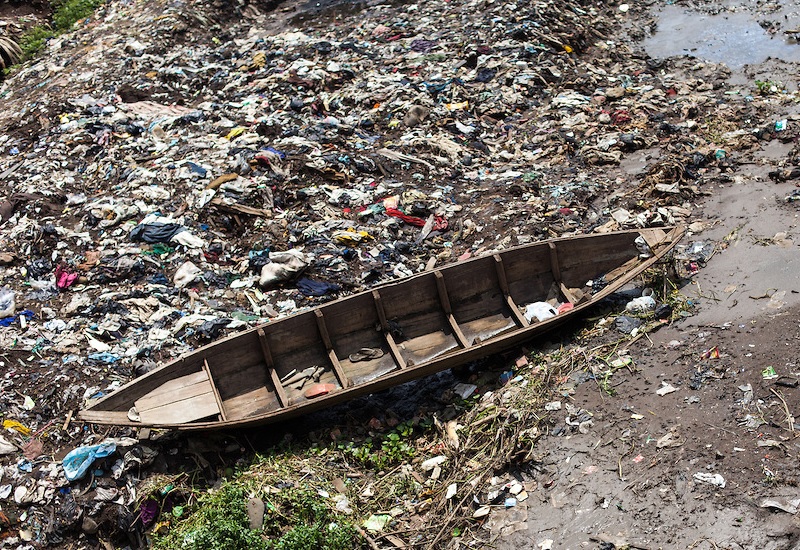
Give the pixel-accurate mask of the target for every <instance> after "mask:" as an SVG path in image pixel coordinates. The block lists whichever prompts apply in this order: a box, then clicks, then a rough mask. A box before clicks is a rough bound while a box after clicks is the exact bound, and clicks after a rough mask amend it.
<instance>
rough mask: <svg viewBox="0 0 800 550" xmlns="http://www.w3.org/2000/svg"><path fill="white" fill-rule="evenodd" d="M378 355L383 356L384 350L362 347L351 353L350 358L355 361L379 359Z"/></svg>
mask: <svg viewBox="0 0 800 550" xmlns="http://www.w3.org/2000/svg"><path fill="white" fill-rule="evenodd" d="M378 357H383V350H382V349H381V348H361V349H360V350H358V351H357V352H355V353H351V354H350V356H349V357H348V359H350V361H351V362H353V363H357V362H359V361H369V360H370V359H377V358H378Z"/></svg>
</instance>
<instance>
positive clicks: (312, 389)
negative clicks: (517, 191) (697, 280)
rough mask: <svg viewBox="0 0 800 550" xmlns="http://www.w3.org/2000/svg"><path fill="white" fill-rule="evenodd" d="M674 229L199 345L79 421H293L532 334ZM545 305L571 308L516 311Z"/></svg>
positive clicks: (391, 286) (495, 266) (403, 288)
mask: <svg viewBox="0 0 800 550" xmlns="http://www.w3.org/2000/svg"><path fill="white" fill-rule="evenodd" d="M682 236H683V230H682V228H665V229H640V230H630V231H619V232H613V233H605V234H593V235H582V236H577V237H571V238H561V239H553V240H549V241H542V242H537V243H533V244H529V245H524V246H519V247H516V248H510V249H507V250H503V251H500V252H498V253H496V254H492V255H487V256H483V257H477V258H473V259H470V260H466V261H463V262H459V263H455V264H452V265H448V266H445V267H442V268H441V269H436V270H432V271H427V272H424V273H420V274H418V275H415V276H412V277H409V278H406V279H402V280H398V281H396V282H391V283H388V284H385V285H383V286H380V287H377V288H375V289H373V290H369V291H366V292H362V293H359V294H355V295H352V296H348V297H345V298H342V299H339V300H336V301H332V302H329V303H326V304H324V305H321V306H318V307H314V308H311V309H309V310H306V311H302V312H299V313H296V314H293V315H290V316H287V317H285V318H282V319H278V320H276V321H272V322H269V323H266V324H263V325H261V326H258V327H256V328H253V329H250V330H247V331H244V332H241V333H238V334H235V335H232V336H230V337H228V338H225V339H222V340H220V341H218V342H214V343H212V344H210V345H208V346H204V347H202V348H199V349H197V350H196V351H193V352H191V353H189V354H187V355H185V356H183V357H181V358H179V359H177V360H174V361H172V362H170V363H168V364H166V365H164V366H162V367H160V368H158V369H156V370H154V371H152V372H149V373H147V374H146V375H144V376H142V377H140V378H138V379H136V380H133V381H132V382H130V383H128V384H126V385H124V386H122V387H121V388H119V389H118V390H117V391H115V392H113V393H111V394H110V395H108V396H105V397H103V398H101V399H99V400H98V401H96V402H95V403H93V404H91V405H90V406H88V407H87V408H85V409H84V410H82V411H81V412H80V417H81V418H82V419H83V420H86V421H89V422H93V423H98V424H114V425H128V426H140V427H155V428H169V429H180V430H204V429H205V430H207V429H215V428H222V427H228V428H232V427H244V426H253V425H257V424H266V423H269V422H274V421H278V420H284V419H286V418H290V417H293V416H298V415H303V414H306V413H308V412H311V411H313V410H318V409H321V408H323V407H327V406H330V405H333V404H336V403H340V402H343V401H345V400H348V399H352V398H354V397H356V396H360V395H365V394H368V393H372V392H376V391H379V390H383V389H386V388H389V387H391V386H395V385H397V384H401V383H403V382H407V381H409V380H412V379H415V378H419V377H422V376H426V375H429V374H432V373H435V372H438V371H441V370H443V369H447V368H450V367H454V366H458V365H461V364H464V363H466V362H469V361H472V360H475V359H478V358H481V357H484V356H487V355H490V354H493V353H497V352H500V351H503V350H506V349H508V348H509V347H513V346H515V345H517V344H520V343H522V342H525V341H528V340H531V339H532V338H534V337H536V336H538V335H540V334H542V333H544V332H546V331H548V330H551V329H553V328H555V327H556V326H558V325H560V324H563V323H564V322H565V321H567V320H568V319H570V318H574V317H575V316H576V315H580V314H581V313H582V312H584V311H585V310H586V309H587V308H589V307H591V306H592V305H593V304H595V303H596V302H597V301H599V300H601V299H603V298H605V297H607V296H608V295H610V294H611V293H613V292H615V291H617V290H619V289H620V288H621V287H622V286H623V285H625V284H626V283H628V282H630V281H631V280H633V279H634V278H635V277H637V276H638V275H640V274H641V273H642V272H643V271H644V270H646V269H647V268H649V267H651V266H653V265H654V264H655V263H656V262H657V261H658V260H659V259H661V258H662V257H663V256H664V255H665V254H666V253H667V252H669V250H670V249H672V247H674V246H675V244H677V242H678V240H679V239H680V238H681V237H682ZM645 243H646V244H645ZM643 248H644V249H645V253H644V254H643V253H642V249H643ZM648 252H649V253H648ZM547 300H549V301H550V304H556V303H559V304H565V303H568V304H572V308H571V309H568V308H569V306H563V307H562V308H561V309H562V310H566V311H564V312H563V313H560V314H558V315H555V316H554V317H551V318H549V319H546V320H544V321H537V320H535V319H534V320H532V321H533V322H530V321H529V320H528V318H526V315H525V314H524V313H523V311H524V310H525V309H526V307H527V306H528V305H530V304H532V303H536V302H543V301H547ZM540 305H541V304H540Z"/></svg>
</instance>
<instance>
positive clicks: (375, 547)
mask: <svg viewBox="0 0 800 550" xmlns="http://www.w3.org/2000/svg"><path fill="white" fill-rule="evenodd" d="M354 527H355V528H356V531H358V534H359V535H361V536H362V537H364V540H366V541H367V544H369V547H370V548H372V550H381V547H380V546H378V545H377V544H376V543H375V541H374V540H373V539H372V537H370V536H369V535H368V534H367V532H366V531H364V530H363V529H362V528H361V527H359V526H358V525H355V524H354Z"/></svg>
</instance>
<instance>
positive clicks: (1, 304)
mask: <svg viewBox="0 0 800 550" xmlns="http://www.w3.org/2000/svg"><path fill="white" fill-rule="evenodd" d="M16 307H17V306H16V302H15V300H14V291H13V290H11V289H9V288H1V289H0V319H4V318H6V317H11V316H12V315H14V310H15V309H16Z"/></svg>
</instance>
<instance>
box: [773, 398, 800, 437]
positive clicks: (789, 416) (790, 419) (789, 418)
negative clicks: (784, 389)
mask: <svg viewBox="0 0 800 550" xmlns="http://www.w3.org/2000/svg"><path fill="white" fill-rule="evenodd" d="M769 391H771V392H772V393H774V394H775V396H776V397H777V398H778V399H780V400H781V403H783V411H784V412H785V413H786V423H787V424H789V430H790V431H791V432H792V433H793V434H794V416H792V413H790V412H789V406H788V405H787V404H786V400H785V399H784V398H783V395H782V394H781V393H780V392H778V391H775V388H770V389H769Z"/></svg>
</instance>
